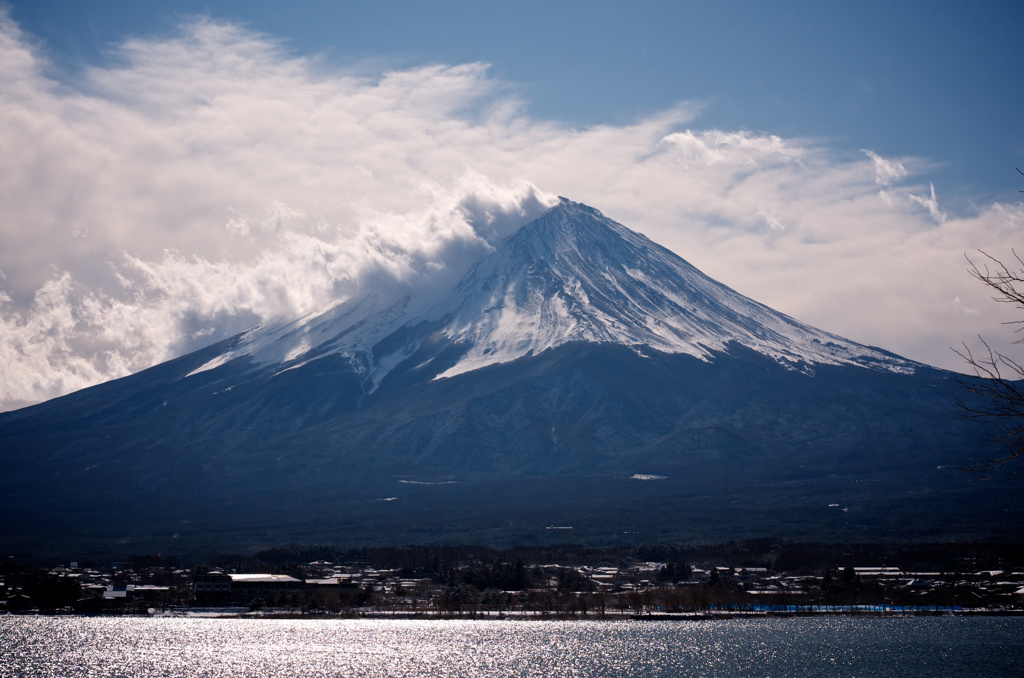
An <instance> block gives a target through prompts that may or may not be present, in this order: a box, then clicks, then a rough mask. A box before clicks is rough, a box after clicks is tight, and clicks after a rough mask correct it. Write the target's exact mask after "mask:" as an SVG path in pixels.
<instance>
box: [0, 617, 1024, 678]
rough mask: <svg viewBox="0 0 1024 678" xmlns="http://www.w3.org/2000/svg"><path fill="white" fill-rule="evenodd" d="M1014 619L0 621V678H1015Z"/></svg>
mask: <svg viewBox="0 0 1024 678" xmlns="http://www.w3.org/2000/svg"><path fill="white" fill-rule="evenodd" d="M1022 632H1024V619H1022V618H991V617H989V618H977V619H968V618H962V617H952V618H896V619H878V618H873V619H850V618H795V619H756V620H738V619H733V620H722V621H684V622H676V621H670V622H637V621H614V622H601V621H592V622H588V621H575V622H574V621H566V622H562V621H537V622H532V621H462V620H454V621H413V620H394V621H392V620H308V621H307V620H271V619H182V618H155V619H150V618H97V617H11V616H8V617H0V676H3V677H7V676H69V677H70V676H90V677H98V676H310V677H317V676H368V677H374V678H376V677H381V678H384V677H387V678H390V677H392V676H442V677H443V676H467V677H468V676H473V677H478V676H511V677H519V676H858V677H864V676H1021V675H1024V650H1022V642H1021V640H1022V637H1024V636H1022Z"/></svg>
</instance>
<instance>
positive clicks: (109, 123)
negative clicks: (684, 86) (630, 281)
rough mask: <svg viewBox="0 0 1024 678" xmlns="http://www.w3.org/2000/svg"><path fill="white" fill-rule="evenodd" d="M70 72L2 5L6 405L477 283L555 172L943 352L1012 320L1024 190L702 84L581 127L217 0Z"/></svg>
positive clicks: (477, 68) (764, 281) (465, 76)
mask: <svg viewBox="0 0 1024 678" xmlns="http://www.w3.org/2000/svg"><path fill="white" fill-rule="evenodd" d="M50 72H51V67H50V66H49V64H47V62H46V60H45V57H44V56H43V55H42V54H41V53H40V52H39V50H38V48H36V47H33V46H32V45H31V44H30V41H29V40H28V39H27V38H26V36H24V35H22V34H21V33H20V32H19V30H18V28H17V26H15V25H14V24H13V23H12V22H11V21H10V20H9V19H7V18H6V17H2V16H0V146H2V148H3V152H2V153H0V205H2V207H3V209H2V210H0V271H3V274H4V275H5V276H6V277H4V278H0V372H2V378H0V408H4V407H12V406H15V405H18V404H24V403H28V402H33V401H37V400H41V399H45V398H49V397H52V396H55V395H58V394H61V393H65V392H68V391H69V390H73V389H76V388H80V387H82V386H85V385H88V384H92V383H96V382H98V381H101V380H103V379H107V378H111V377H116V376H120V375H123V374H126V373H129V372H131V371H135V370H138V369H141V368H143V367H146V366H148V365H151V364H153V363H155V362H159V361H162V360H166V359H168V358H170V357H172V356H174V355H179V354H181V353H182V352H185V351H188V350H192V349H195V348H199V347H200V346H202V345H205V344H206V343H208V342H210V341H214V340H216V339H219V338H222V337H226V336H229V335H230V334H231V333H234V332H237V331H240V330H242V329H245V328H247V327H249V326H251V325H252V324H255V323H257V322H261V321H264V320H267V319H270V318H273V317H276V316H278V315H283V314H298V313H306V312H309V311H310V310H313V309H316V308H318V307H320V306H322V305H324V304H326V303H329V302H330V301H331V300H332V299H336V298H343V297H346V296H348V295H352V294H357V293H359V292H360V291H362V290H366V289H370V288H373V289H387V288H392V289H396V290H397V289H401V288H402V286H408V285H417V286H425V285H438V286H440V285H444V284H446V283H450V282H452V281H454V280H455V279H456V278H457V277H458V276H459V275H461V273H462V271H464V270H465V267H466V266H467V265H468V262H470V261H471V260H473V259H474V258H476V257H478V256H480V255H481V254H482V253H484V252H486V251H487V250H488V248H490V247H491V246H492V245H493V244H494V243H495V242H497V240H498V239H500V238H501V237H503V236H504V235H506V234H508V233H510V232H511V231H512V230H513V229H514V228H516V227H517V226H518V225H520V224H522V223H524V222H525V221H527V220H529V219H530V218H532V217H533V216H536V215H537V214H539V213H540V212H541V211H542V210H543V209H544V208H545V206H546V205H548V204H550V201H551V199H552V196H553V195H565V196H567V197H569V198H572V199H574V200H578V201H581V202H585V203H587V204H590V205H593V206H595V207H597V208H598V209H601V210H602V211H604V212H605V213H607V214H608V215H609V216H610V217H612V218H615V219H617V220H619V221H622V222H623V223H625V224H626V225H627V226H630V227H631V228H634V229H636V230H639V231H642V232H645V233H646V234H647V235H648V236H650V237H651V238H652V239H654V240H656V241H658V242H661V243H662V244H665V245H666V246H668V247H670V248H672V249H673V250H675V251H676V252H678V253H679V254H681V255H682V256H684V257H686V258H687V259H689V260H690V261H691V262H693V263H694V264H695V265H697V266H698V267H700V268H702V269H703V270H705V271H706V272H707V273H708V274H709V275H712V276H713V277H716V278H718V279H719V280H721V281H723V282H725V283H726V284H729V285H730V286H732V287H734V288H736V289H737V290H739V291H740V292H743V293H746V294H749V295H751V296H753V297H755V298H756V299H758V300H759V301H762V302H764V303H768V304H769V305H772V306H775V307H776V308H778V309H779V310H782V311H784V312H786V313H789V314H791V315H794V316H796V317H798V318H800V319H802V320H804V321H807V322H810V323H812V324H815V325H818V326H820V327H822V328H824V329H827V330H830V331H834V332H838V333H840V334H844V335H846V336H849V337H850V338H852V339H854V340H858V341H863V342H867V343H872V344H875V345H881V346H883V347H885V348H887V349H890V350H894V351H896V352H899V353H903V354H905V355H908V356H909V357H912V358H916V359H920V360H924V361H926V362H931V363H933V364H943V365H945V366H948V367H955V366H956V364H955V361H954V357H952V356H950V355H948V354H949V352H948V351H947V347H948V346H952V345H957V344H958V343H959V341H960V340H961V339H962V338H963V337H971V336H974V335H976V334H977V333H979V332H982V333H984V334H986V336H990V335H996V334H997V333H998V332H1001V331H1002V328H1000V326H999V322H1000V321H1001V320H1005V319H1006V316H1005V314H1004V315H1001V314H1000V312H1001V311H1003V310H1004V309H997V308H993V306H994V305H993V304H992V303H991V302H989V301H987V295H986V294H985V292H984V290H982V289H979V288H980V286H979V285H978V283H977V282H976V281H974V280H973V279H971V278H970V277H969V276H968V275H967V274H966V273H965V272H964V264H963V258H962V255H963V252H965V251H973V250H975V249H979V248H980V249H985V250H986V251H990V252H992V253H993V254H997V253H999V252H1002V251H1006V250H1008V249H1009V248H1008V246H1007V243H1008V242H1011V241H1012V240H1014V239H1019V236H1020V233H1021V229H1022V228H1024V217H1022V214H1024V211H1022V210H1021V208H1020V206H1018V205H993V206H991V207H986V208H983V209H981V210H979V212H978V213H977V214H972V215H947V214H945V213H944V212H943V211H942V210H940V209H939V206H938V201H937V200H936V198H935V192H934V188H932V190H931V196H930V197H920V195H917V194H920V193H921V192H922V191H923V190H925V189H924V188H923V187H922V186H921V185H917V184H915V185H908V186H903V181H904V180H907V179H909V178H910V173H909V172H908V170H907V169H906V166H905V163H908V164H909V161H908V160H903V161H894V160H886V159H883V158H881V157H880V156H878V155H877V154H875V153H873V152H870V151H864V155H865V156H866V157H862V158H859V159H857V160H854V161H846V160H839V159H836V157H834V156H835V154H833V153H832V152H831V151H830V150H829V149H828V148H827V147H824V146H822V145H820V144H815V143H812V142H809V141H806V140H801V139H785V138H781V137H778V136H773V135H770V134H756V133H753V132H749V131H739V132H737V131H723V130H715V129H710V130H699V129H696V128H695V121H696V119H697V115H698V112H699V111H698V108H697V107H696V106H694V105H690V104H686V103H683V104H680V105H679V106H677V107H675V108H673V109H671V110H668V111H664V112H658V113H657V114H655V115H652V116H650V117H648V118H644V119H641V120H638V121H636V122H634V123H633V124H630V125H623V126H611V125H598V126H594V127H588V128H582V129H576V128H571V127H568V126H565V125H561V124H558V123H555V122H550V121H538V120H534V119H532V118H530V117H528V116H527V115H526V114H524V113H523V112H522V111H523V107H522V105H521V104H520V103H519V102H516V101H510V100H509V99H508V98H505V97H503V96H501V94H500V92H501V91H503V90H504V87H503V86H502V85H501V83H498V82H496V81H495V80H494V79H492V78H491V77H490V76H489V75H488V73H487V67H486V65H484V64H463V65H455V66H446V65H433V66H425V67H421V68H412V69H407V70H403V71H389V72H385V73H380V74H372V75H367V74H365V73H354V72H349V71H345V70H343V69H337V68H334V67H333V66H331V64H329V63H326V62H324V61H320V60H317V59H313V58H301V57H296V56H295V55H293V54H290V53H289V52H288V51H286V50H285V49H283V48H282V47H281V46H280V45H279V44H277V43H276V42H274V41H273V40H270V39H268V38H267V37H266V36H261V35H257V34H253V33H251V32H249V31H246V30H244V29H241V28H238V27H236V26H233V25H230V24H223V23H217V22H214V21H210V20H205V19H204V20H198V21H194V22H192V23H187V24H185V25H183V26H182V27H181V30H180V32H179V33H178V34H177V35H175V36H170V37H162V38H158V39H144V38H137V39H134V40H131V41H129V42H127V43H126V44H124V45H122V46H121V47H120V48H119V49H118V50H117V51H116V53H115V55H114V58H113V60H112V62H111V65H108V66H103V67H94V68H91V69H88V70H87V71H85V72H84V73H83V74H82V75H81V76H80V77H73V78H68V77H64V78H62V79H61V80H60V81H58V80H56V79H54V78H53V77H51V76H50V75H48V73H50ZM910 166H912V167H913V166H915V165H913V164H910ZM880 187H882V189H884V190H882V194H883V196H882V197H883V198H884V199H883V200H879V191H880ZM922 206H923V207H925V208H926V209H925V210H923V211H922V210H921V209H920V207H922ZM953 298H959V299H961V300H962V302H961V304H962V306H963V308H971V309H978V311H979V315H977V316H970V317H969V316H968V315H967V314H964V313H962V312H957V310H956V308H954V307H951V305H950V303H949V300H950V299H953Z"/></svg>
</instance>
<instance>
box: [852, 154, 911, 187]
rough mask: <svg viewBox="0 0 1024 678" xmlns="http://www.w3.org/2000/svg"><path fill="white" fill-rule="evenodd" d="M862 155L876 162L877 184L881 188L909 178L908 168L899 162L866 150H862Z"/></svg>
mask: <svg viewBox="0 0 1024 678" xmlns="http://www.w3.org/2000/svg"><path fill="white" fill-rule="evenodd" d="M861 153H863V154H864V155H866V156H868V157H869V158H871V160H873V161H874V163H875V183H877V184H878V185H879V186H888V185H889V184H891V183H893V182H894V181H899V180H900V179H903V178H904V177H906V176H907V168H906V167H904V166H903V163H901V162H899V161H898V160H886V159H885V158H883V157H882V156H880V155H878V154H877V153H874V152H872V151H868V150H866V149H861Z"/></svg>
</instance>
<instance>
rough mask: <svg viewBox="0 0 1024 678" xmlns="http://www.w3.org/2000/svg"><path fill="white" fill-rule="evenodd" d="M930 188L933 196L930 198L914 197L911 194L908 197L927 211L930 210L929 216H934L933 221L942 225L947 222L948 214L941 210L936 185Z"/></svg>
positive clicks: (926, 196)
mask: <svg viewBox="0 0 1024 678" xmlns="http://www.w3.org/2000/svg"><path fill="white" fill-rule="evenodd" d="M929 186H930V188H931V195H930V196H928V195H925V196H921V195H913V194H911V195H910V196H908V197H909V198H910V200H911V201H913V202H915V203H917V204H918V205H921V206H922V207H924V208H925V209H926V210H928V214H930V215H931V216H932V219H934V220H935V221H937V222H939V223H940V224H941V223H942V222H943V221H945V220H946V213H945V212H943V211H942V210H941V209H940V208H939V200H938V198H936V197H935V184H930V185H929Z"/></svg>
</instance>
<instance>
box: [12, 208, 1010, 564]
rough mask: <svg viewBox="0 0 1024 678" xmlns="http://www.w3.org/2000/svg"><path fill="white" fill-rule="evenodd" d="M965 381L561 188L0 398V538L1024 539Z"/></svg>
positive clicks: (61, 549) (245, 543) (106, 545)
mask: <svg viewBox="0 0 1024 678" xmlns="http://www.w3.org/2000/svg"><path fill="white" fill-rule="evenodd" d="M431 295H434V296H431ZM962 396H964V393H963V392H962V390H961V389H960V388H959V387H958V385H957V379H956V375H953V374H951V373H949V372H945V371H942V370H936V369H933V368H930V367H927V366H925V365H921V364H918V363H914V362H911V361H908V360H905V359H902V358H900V357H898V356H895V355H892V354H890V353H886V352H885V351H882V350H880V349H875V348H869V347H866V346H862V345H859V344H856V343H854V342H851V341H848V340H845V339H843V338H841V337H838V336H835V335H832V334H829V333H827V332H823V331H821V330H817V329H815V328H813V327H810V326H808V325H805V324H803V323H800V322H798V321H797V320H795V319H793V318H790V317H788V316H786V315H784V314H781V313H778V312H776V311H774V310H772V309H770V308H768V307H766V306H764V305H762V304H759V303H757V302H754V301H752V300H750V299H748V298H746V297H744V296H742V295H740V294H738V293H737V292H735V291H733V290H731V289H729V288H728V287H726V286H724V285H721V284H720V283H717V282H715V281H714V280H712V279H710V278H708V277H707V276H705V275H704V274H702V273H701V272H700V271H698V270H697V269H695V268H694V267H693V266H691V265H690V264H688V263H687V262H685V261H684V260H682V259H681V258H679V257H678V256H676V255H675V254H673V253H672V252H670V251H668V250H666V249H665V248H663V247H660V246H658V245H657V244H655V243H653V242H651V241H650V240H648V239H647V238H645V237H644V236H642V235H639V234H637V233H634V232H633V231H630V230H629V229H627V228H626V227H624V226H622V225H620V224H618V223H616V222H614V221H612V220H610V219H608V218H607V217H605V216H604V215H602V214H601V213H600V212H598V211H597V210H594V209H592V208H590V207H586V206H584V205H580V204H578V203H574V202H571V201H569V200H565V199H563V200H561V202H559V203H558V204H557V205H555V206H554V207H552V208H551V209H550V210H549V211H548V212H547V213H545V214H544V215H543V216H542V217H541V218H539V219H537V220H535V221H533V222H531V223H529V224H526V225H525V226H523V227H522V228H520V229H519V230H518V231H517V232H515V233H513V234H512V235H511V236H509V237H508V238H506V239H505V240H504V241H502V242H501V243H499V244H498V245H497V246H495V247H494V248H493V250H492V251H491V252H490V253H489V254H488V255H487V256H485V257H484V258H482V259H481V260H480V261H478V262H477V263H476V264H475V265H474V266H472V268H470V269H469V271H468V272H467V273H466V275H465V276H464V277H463V278H462V279H461V281H460V282H458V284H456V285H455V286H454V287H452V288H451V289H449V290H442V291H440V292H430V293H428V292H425V291H417V292H409V293H407V294H404V295H400V296H397V297H388V296H386V295H385V294H383V293H382V292H375V293H371V294H368V295H365V296H361V297H357V298H353V299H348V300H344V301H339V302H338V303H336V304H334V305H333V306H331V307H330V308H327V309H324V310H323V311H322V312H319V313H314V314H310V315H307V316H304V317H301V318H293V319H288V320H281V321H278V322H274V323H268V324H266V325H263V326H260V327H257V328H254V329H252V330H250V331H248V332H245V333H242V334H240V335H238V336H236V337H233V338H231V339H228V340H226V341H223V342H220V343H217V344H214V345H212V346H209V347H207V348H205V349H203V350H201V351H197V352H195V353H193V354H190V355H186V356H182V357H180V358H177V359H175V360H172V361H169V362H167V363H164V364H162V365H158V366H156V367H153V368H151V369H149V370H145V371H143V372H140V373H138V374H135V375H132V376H129V377H126V378H124V379H119V380H116V381H112V382H108V383H106V384H101V385H99V386H95V387H92V388H89V389H85V390H83V391H80V392H78V393H74V394H71V395H68V396H65V397H63V398H58V399H55V400H52V401H49V402H46V403H42V404H40V405H36V406H33V407H29V408H25V409H23V410H18V411H15V412H8V413H4V414H0V455H2V462H3V464H4V473H3V474H0V513H2V514H3V515H4V516H6V517H8V520H7V521H6V523H5V527H4V532H2V533H0V545H2V546H7V547H9V548H15V549H22V550H34V551H37V552H44V553H46V552H52V553H62V554H63V553H67V552H68V551H69V550H72V551H75V552H78V553H81V552H82V550H83V549H89V548H94V549H101V550H102V549H109V550H117V549H121V550H124V549H128V550H129V551H130V552H132V553H143V552H146V551H147V550H149V549H152V550H153V552H164V553H166V552H168V551H172V552H173V550H175V549H177V548H185V549H192V550H195V549H227V548H230V549H249V548H256V547H265V546H268V545H273V544H280V543H297V542H298V543H303V542H305V543H335V544H366V543H382V542H389V543H407V542H412V541H415V542H459V543H486V544H495V545H506V546H508V545H514V544H522V543H534V544H536V543H543V542H545V541H546V540H550V539H552V538H555V537H557V538H559V539H565V537H566V534H567V533H566V532H565V531H558V532H557V533H554V532H550V531H548V530H547V529H546V528H547V527H549V526H552V525H555V526H562V527H572V528H573V531H572V532H571V534H570V535H569V536H571V537H572V540H573V541H580V542H588V543H623V542H630V541H639V542H650V541H665V540H676V541H680V540H682V541H686V540H694V539H699V540H701V541H715V540H718V541H723V540H727V539H733V538H737V537H750V536H772V537H782V538H791V539H811V540H829V541H834V540H879V539H882V540H884V539H892V538H894V530H898V534H899V536H900V538H904V539H914V538H928V539H938V538H972V539H979V538H986V537H993V538H999V537H1004V536H1014V537H1015V536H1017V535H1018V534H1019V531H1020V528H1021V526H1022V525H1024V512H1022V508H1021V504H1020V502H1019V501H1017V496H1016V495H1017V491H1018V490H1017V488H1013V487H1011V488H1009V489H1007V488H1005V487H1002V486H1000V485H999V484H998V483H995V484H992V483H990V484H986V485H985V486H984V487H982V486H981V485H979V484H972V483H967V482H965V481H964V480H963V479H962V478H959V477H957V476H956V474H955V467H954V465H953V460H956V459H964V458H967V457H970V456H971V455H973V454H976V453H978V452H982V453H990V451H989V450H986V449H985V448H984V447H983V445H984V443H983V442H981V440H980V436H981V435H982V432H980V431H978V430H977V429H976V428H974V425H973V424H972V423H971V422H966V421H963V420H959V419H957V418H956V417H955V416H954V415H953V414H952V413H953V411H954V409H955V407H956V406H955V401H956V399H957V397H962ZM125 552H128V551H125Z"/></svg>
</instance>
